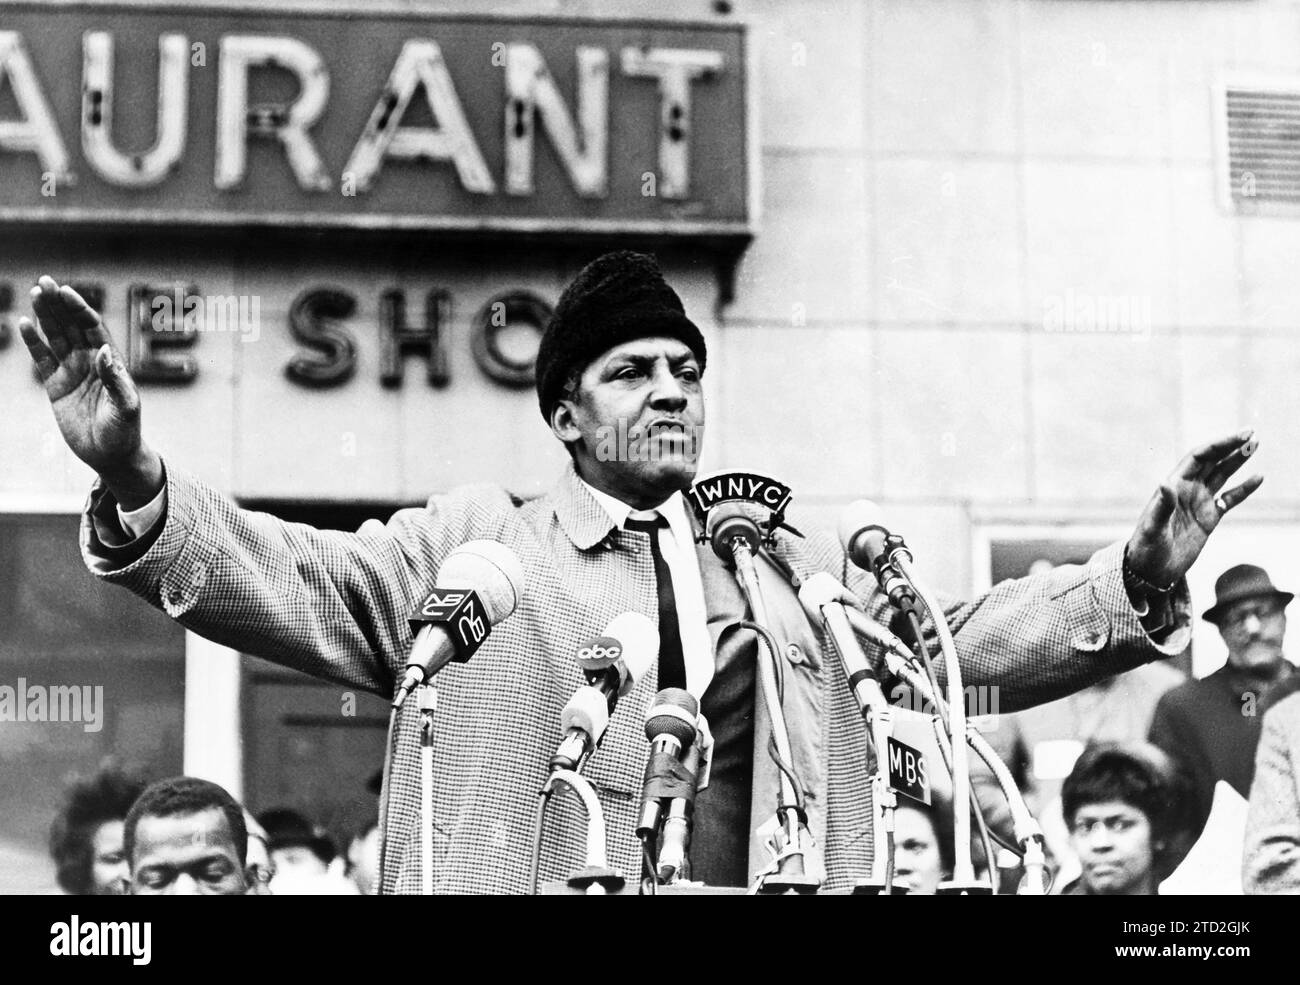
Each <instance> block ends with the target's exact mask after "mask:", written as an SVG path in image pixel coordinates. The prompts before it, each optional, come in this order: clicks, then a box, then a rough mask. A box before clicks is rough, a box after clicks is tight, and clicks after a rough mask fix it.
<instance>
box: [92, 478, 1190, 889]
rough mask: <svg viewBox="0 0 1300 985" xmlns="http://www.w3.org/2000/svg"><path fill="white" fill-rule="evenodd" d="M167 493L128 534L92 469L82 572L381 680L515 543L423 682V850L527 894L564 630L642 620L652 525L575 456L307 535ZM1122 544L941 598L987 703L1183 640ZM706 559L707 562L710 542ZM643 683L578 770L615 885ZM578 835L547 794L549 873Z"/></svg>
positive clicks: (395, 849)
mask: <svg viewBox="0 0 1300 985" xmlns="http://www.w3.org/2000/svg"><path fill="white" fill-rule="evenodd" d="M166 502H167V508H166V515H165V519H164V520H163V521H161V522H159V523H158V524H156V525H155V527H154V528H153V529H152V530H150V531H149V532H148V533H147V534H145V535H144V536H143V537H141V538H139V539H137V540H131V539H130V538H129V537H128V536H127V535H126V534H125V533H124V532H123V531H122V528H121V526H120V525H119V522H118V519H117V515H116V509H115V506H116V504H115V502H114V500H113V498H112V496H111V495H110V494H109V493H108V491H107V490H106V489H105V488H104V487H103V486H102V484H97V485H96V486H95V488H94V489H93V490H92V493H91V496H90V500H89V502H88V504H87V508H86V513H85V515H84V516H83V518H82V527H81V540H82V550H83V555H84V557H85V560H86V562H87V564H88V566H89V567H90V568H91V570H92V571H94V572H95V573H96V574H97V575H98V576H99V577H101V578H103V579H104V580H106V581H108V582H111V583H113V584H117V585H122V586H124V587H125V588H128V589H130V590H131V591H132V592H134V593H135V594H137V595H139V596H140V597H141V598H143V599H145V600H146V601H147V602H149V603H150V604H152V605H154V606H156V607H158V608H160V609H162V610H163V611H164V612H166V613H167V614H168V615H169V616H171V617H172V618H174V619H176V620H177V621H178V622H180V623H181V624H182V625H184V626H185V627H187V628H188V629H191V630H193V631H195V632H196V633H198V634H200V635H201V636H204V637H206V638H208V639H210V640H213V641H215V642H217V643H221V644H225V645H227V646H230V647H233V648H235V649H238V650H241V651H243V652H246V653H251V654H255V655H257V656H259V657H264V658H266V659H268V660H272V661H274V662H276V663H279V664H283V665H285V666H288V667H292V668H294V669H296V670H300V671H304V672H306V673H308V674H311V675H313V676H316V677H320V678H324V679H326V680H330V681H334V682H337V683H338V684H340V685H343V686H346V687H350V688H364V689H366V690H368V691H372V692H374V693H376V694H379V695H382V696H384V697H391V696H392V694H393V691H394V688H395V678H397V679H400V675H401V672H402V669H403V667H404V662H405V657H406V654H407V653H408V651H409V649H410V646H411V642H412V636H411V631H410V628H409V626H408V623H407V615H408V613H409V612H410V611H411V609H412V608H413V606H414V605H415V603H416V602H417V601H418V600H419V599H420V598H421V597H422V596H423V594H424V593H425V592H426V591H427V590H428V589H429V588H430V587H431V586H432V585H433V584H434V581H435V575H436V573H437V571H438V568H439V567H440V566H441V564H442V561H443V559H444V558H445V557H446V556H447V555H448V554H449V553H450V552H451V550H452V549H453V548H455V547H456V546H457V545H459V544H461V543H464V542H465V541H468V540H474V539H479V538H486V539H490V540H496V541H499V542H501V543H503V544H505V545H506V546H507V547H509V548H511V549H512V550H513V551H514V552H515V553H516V554H517V555H518V557H519V559H520V561H521V562H522V563H523V567H524V571H525V576H526V588H525V592H524V597H523V599H522V601H521V603H520V606H519V608H518V609H517V610H516V612H515V614H514V615H513V616H512V617H511V618H509V619H508V620H506V621H504V622H503V623H501V624H500V625H498V626H497V627H496V628H495V629H494V630H493V632H492V634H491V635H490V636H489V638H488V640H487V641H486V643H485V644H484V645H483V647H482V648H481V649H480V650H479V651H478V652H477V653H476V654H475V655H474V657H473V659H472V660H471V661H469V662H468V663H465V664H451V665H449V666H448V667H447V668H446V669H444V670H443V671H442V672H441V673H440V674H439V676H438V678H437V685H438V709H437V713H436V763H435V770H434V792H433V798H434V838H433V846H434V847H433V852H434V864H435V872H436V880H437V881H436V887H435V888H436V891H439V892H487V893H520V892H525V891H527V888H528V871H529V862H530V859H531V854H532V846H533V828H532V825H533V819H534V812H535V807H536V802H537V793H538V790H539V788H540V786H541V784H542V782H543V780H544V778H545V775H546V768H547V761H548V759H549V757H550V755H551V753H552V752H553V751H554V749H555V746H556V744H557V742H558V740H559V738H560V732H559V714H560V709H561V708H562V707H563V705H564V703H565V702H566V701H567V700H568V698H569V696H570V695H571V694H572V693H573V691H574V690H575V689H576V688H577V687H579V686H580V685H581V684H582V677H581V675H580V673H579V671H578V669H577V665H576V663H575V661H574V654H575V653H576V651H577V648H578V645H579V643H580V642H581V641H582V640H584V639H585V638H588V637H590V636H591V635H593V634H595V633H598V632H599V631H600V630H601V629H602V628H603V627H604V626H605V625H606V624H608V622H609V621H610V620H611V619H612V618H613V617H614V616H616V615H618V614H619V613H621V612H625V611H628V610H634V611H638V612H642V613H645V614H646V615H648V616H649V617H650V618H651V619H655V618H656V615H657V611H658V606H657V601H656V588H655V576H654V567H653V561H652V558H651V556H650V551H649V541H648V538H647V536H646V535H645V534H641V533H636V532H630V531H622V530H616V529H614V528H613V526H612V524H611V521H610V519H609V516H608V514H607V513H606V512H605V511H604V510H603V509H602V508H601V507H600V505H599V504H598V503H597V502H596V501H595V499H594V498H593V497H592V496H591V494H590V493H589V492H588V491H587V490H586V488H585V487H584V486H583V484H582V483H581V482H580V481H579V480H578V478H577V476H576V474H575V473H574V471H573V467H572V465H570V466H568V467H567V468H566V470H565V472H564V474H563V475H562V476H561V477H560V479H559V481H558V482H557V483H556V485H555V486H554V488H553V489H552V490H551V491H550V492H549V493H548V494H547V495H545V496H542V497H539V498H537V499H533V500H529V501H522V500H520V499H519V498H517V497H513V496H511V495H510V494H509V493H507V492H506V491H505V490H503V489H501V488H499V487H496V486H487V485H477V486H475V485H470V486H463V487H459V488H456V489H453V490H451V491H450V492H447V493H445V494H441V495H436V496H434V497H432V498H431V499H430V500H429V502H428V504H427V506H426V507H425V508H423V509H404V510H401V511H399V512H397V513H396V514H394V515H393V517H392V518H391V519H390V520H389V521H388V524H387V526H386V528H385V529H384V530H383V532H376V533H362V534H349V533H344V532H338V531H323V530H316V529H314V528H312V527H308V526H305V525H302V524H293V523H285V522H283V521H281V520H279V519H277V518H275V517H272V516H269V515H267V514H264V513H256V512H251V511H247V510H241V509H239V508H238V507H237V506H236V505H235V504H234V503H232V502H231V501H230V500H229V499H228V498H227V497H225V496H223V495H222V494H220V493H218V492H217V491H215V490H213V489H211V488H210V487H208V486H207V485H205V484H203V483H202V482H200V481H199V480H197V479H196V478H194V477H193V476H191V475H189V474H188V473H186V472H185V471H183V470H182V469H180V468H177V467H175V466H173V465H168V467H167V500H166ZM778 537H779V539H778V542H777V546H776V549H775V555H776V558H777V560H778V561H779V563H780V566H781V568H783V569H784V571H785V572H788V573H789V574H792V575H793V578H794V580H796V581H798V580H799V579H801V578H802V577H806V576H807V575H809V574H811V573H813V572H816V571H827V572H830V573H831V574H833V575H835V576H836V577H837V578H840V579H841V580H842V581H843V582H844V583H845V584H847V585H848V587H849V588H850V589H851V590H852V591H853V592H855V593H856V594H858V595H859V596H860V597H861V598H862V599H863V601H864V602H865V603H866V604H867V606H868V611H869V612H871V614H872V615H873V616H875V617H876V618H877V619H880V620H882V621H887V612H886V610H887V602H886V601H885V599H884V598H883V597H882V596H881V594H880V593H879V592H878V591H877V590H876V588H875V586H874V583H873V582H872V581H871V580H870V578H869V576H867V575H865V574H863V573H862V572H860V571H858V570H856V569H855V568H852V567H851V566H850V565H848V564H847V562H846V560H845V557H844V553H843V551H842V550H841V548H840V546H839V545H838V543H837V542H836V540H835V538H834V537H833V536H830V535H827V534H822V533H818V534H812V535H809V536H808V537H807V538H805V539H797V538H794V537H793V536H789V535H786V534H784V533H781V534H779V535H778ZM1121 558H1122V545H1119V544H1116V545H1113V546H1111V547H1108V548H1105V549H1103V550H1101V551H1099V552H1098V553H1097V554H1096V555H1095V556H1094V557H1093V558H1092V559H1091V560H1090V561H1089V562H1088V563H1086V564H1084V565H1077V566H1066V567H1062V568H1058V569H1056V570H1055V571H1052V572H1050V573H1048V574H1046V575H1041V576H1037V577H1033V578H1025V579H1019V580H1015V581H1008V582H1004V583H1002V584H1000V585H998V586H995V587H994V588H993V589H992V590H991V591H990V592H988V593H987V594H985V595H983V596H981V597H980V598H977V599H975V600H974V601H971V602H952V603H947V602H945V608H946V609H947V614H948V619H949V622H950V625H951V626H952V629H953V632H954V634H955V637H956V642H957V647H958V652H959V655H960V657H961V659H962V666H963V675H964V681H965V683H966V684H967V685H968V686H994V685H996V686H998V687H999V689H1000V695H999V699H1000V707H1001V709H1002V710H1004V711H1012V710H1015V709H1016V708H1021V707H1027V706H1029V705H1033V704H1038V703H1041V702H1043V701H1048V700H1052V699H1054V698H1058V697H1061V696H1062V695H1064V694H1067V693H1070V692H1072V691H1074V690H1077V689H1079V688H1082V687H1085V686H1087V685H1089V684H1091V683H1093V682H1095V681H1097V680H1099V679H1100V678H1102V677H1105V676H1109V675H1112V674H1115V673H1118V672H1120V671H1123V670H1127V669H1129V668H1131V667H1134V666H1136V665H1138V664H1140V663H1143V662H1146V661H1149V660H1153V659H1157V658H1159V657H1162V656H1168V655H1170V654H1172V653H1176V652H1178V651H1179V650H1181V649H1182V647H1183V646H1185V645H1186V641H1187V637H1188V636H1189V635H1190V633H1189V630H1188V629H1187V628H1186V618H1185V615H1184V616H1182V617H1181V618H1182V624H1181V625H1180V626H1179V627H1178V629H1177V630H1176V631H1175V632H1174V633H1173V634H1172V635H1171V636H1170V637H1169V638H1168V639H1167V640H1166V642H1165V643H1164V645H1157V644H1155V643H1153V642H1152V641H1151V640H1150V639H1148V637H1147V635H1146V634H1145V633H1144V632H1143V630H1142V628H1141V626H1140V624H1139V622H1138V619H1137V616H1136V614H1135V613H1134V612H1133V609H1132V607H1131V605H1130V603H1129V601H1128V598H1127V595H1126V594H1125V591H1124V588H1123V584H1122V579H1121V570H1120V566H1121ZM700 560H701V564H705V563H711V554H710V553H709V552H708V549H707V547H702V548H701V553H700ZM713 563H716V562H713ZM761 576H762V578H763V581H764V589H765V594H766V595H767V597H768V600H769V601H768V605H769V608H770V609H771V610H772V616H771V618H772V622H773V623H774V625H773V626H772V627H771V628H772V629H773V630H774V632H775V633H776V635H777V636H778V638H779V639H780V640H781V642H782V644H783V649H787V648H788V649H789V651H790V652H794V653H798V652H802V653H804V654H806V655H807V659H800V660H799V661H797V663H791V664H790V665H789V666H786V667H785V678H786V696H785V702H786V714H787V715H788V716H789V718H790V729H791V733H792V743H793V748H794V757H795V767H796V769H797V771H798V772H799V773H800V779H801V780H802V781H803V785H804V787H805V789H806V792H807V795H808V798H809V818H810V829H811V831H812V834H813V836H814V838H815V839H816V842H817V844H818V846H819V847H820V850H821V851H822V853H823V855H824V864H825V870H826V875H827V879H828V886H830V887H832V888H834V887H843V886H847V885H851V884H852V882H853V881H854V880H855V879H857V878H860V877H864V876H866V875H868V874H869V869H870V863H871V852H872V845H871V839H870V830H869V829H870V824H871V815H872V808H871V797H870V790H869V785H868V783H867V782H866V774H867V770H866V765H867V746H866V740H865V736H864V729H863V727H862V722H861V718H860V716H859V714H858V711H857V708H856V706H855V704H854V701H853V698H852V696H851V695H850V693H849V690H848V687H847V684H846V681H845V677H844V673H843V670H842V669H841V666H840V663H839V661H838V658H837V657H836V656H835V651H834V649H833V647H831V646H830V645H829V642H828V641H827V640H825V639H823V638H822V636H821V633H822V630H821V627H820V626H816V627H815V626H812V625H810V623H809V622H808V620H807V619H806V618H805V617H804V616H803V614H802V612H801V610H800V609H799V605H798V602H797V600H796V598H795V593H794V590H793V588H792V587H791V582H790V579H789V577H787V576H785V575H783V574H782V572H781V570H780V569H778V568H777V567H776V566H772V565H769V564H764V565H763V566H762V575H761ZM1183 608H1184V609H1185V607H1183ZM712 628H713V627H711V629H712ZM715 641H716V635H715ZM867 652H868V654H869V655H870V654H871V652H872V651H871V650H870V648H869V647H868V648H867ZM940 670H941V671H942V667H940ZM941 676H942V673H941ZM882 677H883V671H882ZM657 687H658V682H657V679H656V673H655V670H654V668H653V667H652V669H651V670H650V672H649V673H647V674H646V676H645V678H644V679H643V680H642V681H641V682H640V684H639V685H638V686H637V688H636V690H635V691H634V692H633V693H632V694H630V695H628V696H627V697H625V698H624V699H623V702H622V703H621V704H620V707H619V709H618V711H617V712H616V713H615V715H614V717H613V719H612V721H611V724H610V728H609V731H608V733H607V734H606V736H605V740H604V743H603V745H602V747H601V748H600V749H599V750H598V751H597V752H596V754H595V755H594V756H593V757H592V758H591V760H590V761H589V763H588V765H587V767H586V770H585V773H586V775H587V776H588V778H589V779H590V780H591V781H592V782H593V783H594V784H595V786H596V788H597V791H598V793H599V797H600V800H601V804H602V806H603V809H604V814H605V820H606V824H607V832H608V835H607V847H608V852H609V858H610V862H611V864H612V865H613V866H614V867H616V868H618V869H620V870H621V871H622V872H623V873H625V874H626V875H628V876H629V878H630V880H632V881H634V880H635V877H636V874H637V873H638V871H639V869H640V858H639V854H638V851H639V844H638V842H637V840H636V838H635V836H634V834H633V831H634V828H635V826H636V816H635V815H636V813H637V808H638V802H639V794H640V789H641V771H642V769H643V767H644V764H645V757H646V752H647V743H646V740H645V737H644V732H643V717H642V716H643V712H644V709H645V707H646V705H647V703H648V702H649V700H650V698H651V697H652V696H653V695H654V694H655V692H656V690H657ZM758 704H759V706H760V707H759V709H758V712H757V713H758V714H759V716H760V718H761V715H762V709H761V704H762V703H761V702H758ZM415 705H416V702H415V701H408V702H407V703H406V704H405V705H404V707H403V710H402V713H401V716H400V718H399V722H398V730H397V736H396V740H395V743H394V744H395V747H396V751H395V758H394V762H393V767H392V775H391V782H390V791H389V793H390V809H389V812H388V815H387V823H386V827H387V830H386V832H385V834H386V851H385V864H384V871H385V876H384V885H383V890H384V892H386V893H411V892H418V891H419V885H420V847H421V838H420V837H419V828H418V820H419V803H420V787H419V777H420V771H419V737H418V719H419V714H418V711H417V710H416V707H415ZM766 734H767V733H766V730H765V726H764V724H763V723H762V722H761V721H760V722H759V727H758V728H757V729H756V754H755V762H756V781H755V782H756V784H758V786H756V787H755V792H754V802H755V818H756V820H757V819H758V817H759V814H760V813H761V812H760V806H763V807H764V809H766V810H768V811H769V812H770V810H771V809H772V807H773V801H771V800H769V799H767V796H766V790H764V789H763V783H762V778H761V777H760V776H759V775H758V766H759V764H766V763H767V755H766V751H765V747H764V746H763V745H762V743H763V742H764V741H765V737H766ZM771 786H772V787H773V789H774V786H775V781H774V779H773V780H772V783H771ZM584 837H585V825H584V823H583V820H582V815H581V813H580V809H579V805H578V804H577V802H576V799H575V798H572V797H557V798H556V803H555V804H554V806H553V807H552V808H551V810H550V815H549V820H548V825H547V835H546V838H545V840H544V842H543V847H542V853H541V867H540V870H541V878H542V880H543V881H544V882H545V881H548V880H554V879H562V878H565V877H566V876H568V875H569V874H570V873H572V872H573V871H575V870H576V869H578V868H580V867H581V865H582V862H583V858H584V852H583V846H584ZM753 865H754V863H753V862H752V861H751V871H753Z"/></svg>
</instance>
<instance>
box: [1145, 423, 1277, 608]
mask: <svg viewBox="0 0 1300 985" xmlns="http://www.w3.org/2000/svg"><path fill="white" fill-rule="evenodd" d="M1254 435H1255V432H1254V431H1250V430H1246V431H1240V432H1238V433H1236V434H1231V435H1229V436H1228V437H1226V438H1220V439H1219V440H1218V441H1212V442H1210V443H1209V444H1208V445H1204V446H1202V447H1200V448H1197V449H1196V450H1194V451H1193V452H1192V453H1191V454H1189V455H1188V456H1187V457H1186V458H1184V459H1183V460H1182V461H1181V462H1179V463H1178V468H1176V469H1174V471H1173V473H1172V474H1171V475H1170V476H1169V478H1168V479H1167V480H1165V482H1164V483H1163V484H1161V486H1160V488H1159V489H1157V490H1156V491H1155V495H1153V496H1152V497H1151V502H1149V503H1148V504H1147V507H1146V509H1145V510H1143V511H1142V516H1141V517H1140V518H1139V519H1138V525H1137V529H1136V530H1135V531H1134V532H1133V536H1132V537H1131V538H1130V539H1129V542H1128V547H1127V548H1126V556H1127V558H1128V564H1129V568H1130V569H1131V570H1132V571H1133V573H1134V574H1136V575H1137V576H1138V577H1139V578H1141V579H1142V580H1143V581H1145V582H1147V583H1148V584H1150V585H1154V586H1156V587H1158V588H1161V589H1164V588H1169V587H1172V586H1173V585H1174V584H1175V583H1176V582H1177V581H1178V580H1179V579H1180V578H1182V577H1183V576H1184V575H1185V574H1187V569H1188V568H1190V567H1191V566H1192V562H1193V561H1195V560H1196V559H1197V557H1198V556H1199V555H1200V553H1201V549H1202V548H1203V547H1205V542H1206V541H1207V540H1209V537H1210V533H1211V532H1212V531H1213V530H1214V528H1215V527H1217V526H1218V525H1219V521H1220V520H1222V519H1223V517H1224V514H1226V513H1227V512H1228V511H1229V510H1230V509H1232V508H1233V507H1234V506H1236V505H1237V504H1238V503H1240V502H1241V501H1242V500H1244V499H1245V498H1246V497H1247V496H1249V495H1250V494H1251V493H1253V492H1254V491H1255V490H1256V489H1258V488H1259V484H1260V483H1261V482H1263V481H1264V477H1263V476H1260V475H1254V476H1251V477H1250V478H1249V479H1247V480H1246V481H1245V482H1243V483H1241V485H1239V486H1233V487H1232V488H1231V489H1229V490H1228V491H1227V492H1220V490H1221V489H1223V486H1224V484H1225V483H1227V481H1228V479H1230V478H1231V477H1232V474H1233V473H1234V472H1236V471H1237V469H1239V468H1241V465H1242V463H1243V462H1244V461H1246V459H1248V458H1249V457H1250V456H1251V455H1253V454H1254V453H1255V449H1256V448H1257V447H1258V446H1259V442H1257V441H1256V440H1255V437H1254Z"/></svg>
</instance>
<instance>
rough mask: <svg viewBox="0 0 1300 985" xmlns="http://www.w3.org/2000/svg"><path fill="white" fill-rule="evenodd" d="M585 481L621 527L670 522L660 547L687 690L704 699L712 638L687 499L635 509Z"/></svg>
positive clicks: (662, 533)
mask: <svg viewBox="0 0 1300 985" xmlns="http://www.w3.org/2000/svg"><path fill="white" fill-rule="evenodd" d="M579 481H582V480H579ZM582 484H583V485H584V486H586V487H587V489H588V490H589V491H590V492H591V495H592V496H593V497H595V500H596V502H597V503H599V504H600V505H601V506H602V507H603V508H604V510H605V512H606V513H608V514H609V518H610V519H611V520H613V521H614V524H615V525H616V526H617V527H618V528H619V529H620V530H622V529H623V525H624V524H625V523H626V522H627V520H628V519H633V520H653V519H654V518H655V517H657V516H662V517H663V518H664V519H665V520H667V521H668V527H667V529H664V528H662V527H661V528H660V529H659V550H660V551H661V552H662V553H663V556H664V561H665V562H666V563H667V564H668V572H669V574H671V575H672V579H673V598H674V599H675V600H676V602H677V627H678V630H679V631H680V632H681V636H682V660H683V661H684V662H685V664H686V690H688V691H690V692H691V694H693V695H695V697H696V699H699V698H701V697H702V696H703V695H704V689H705V688H707V687H708V686H709V682H710V681H712V680H713V640H712V637H710V636H709V623H708V615H707V612H706V610H705V608H704V583H703V582H702V581H701V580H700V560H699V558H698V557H696V555H695V540H694V531H693V530H692V529H691V521H690V518H689V517H688V516H687V513H686V500H685V498H684V497H683V496H682V494H681V493H673V495H672V496H670V497H669V498H668V499H667V500H665V501H664V502H662V503H660V504H659V505H658V506H657V507H656V508H655V509H653V510H634V509H632V507H630V506H628V505H627V503H624V502H622V501H621V500H618V499H615V498H614V497H613V496H611V495H609V494H608V493H603V492H601V491H600V490H599V489H597V488H595V487H594V486H592V485H591V484H590V483H588V482H585V481H582Z"/></svg>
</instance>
